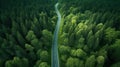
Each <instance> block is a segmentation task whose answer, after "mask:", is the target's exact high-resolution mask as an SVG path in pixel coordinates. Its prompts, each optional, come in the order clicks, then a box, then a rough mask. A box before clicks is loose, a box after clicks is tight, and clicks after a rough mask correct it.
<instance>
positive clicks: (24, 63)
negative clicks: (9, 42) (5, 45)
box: [5, 57, 29, 67]
mask: <svg viewBox="0 0 120 67" xmlns="http://www.w3.org/2000/svg"><path fill="white" fill-rule="evenodd" d="M16 66H17V67H28V66H29V65H28V59H26V58H22V59H20V58H19V57H14V58H13V60H9V61H6V63H5V67H16Z"/></svg>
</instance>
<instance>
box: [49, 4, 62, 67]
mask: <svg viewBox="0 0 120 67" xmlns="http://www.w3.org/2000/svg"><path fill="white" fill-rule="evenodd" d="M58 5H59V3H56V4H55V11H56V13H57V16H58V20H57V25H56V28H55V31H54V37H53V44H52V52H51V53H52V55H51V58H52V59H51V60H52V64H51V67H59V55H58V32H59V28H60V22H61V15H60V12H59V10H58Z"/></svg>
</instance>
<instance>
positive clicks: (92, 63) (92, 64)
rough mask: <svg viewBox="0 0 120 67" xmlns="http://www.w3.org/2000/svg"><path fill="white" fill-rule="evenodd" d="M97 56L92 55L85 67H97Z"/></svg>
mask: <svg viewBox="0 0 120 67" xmlns="http://www.w3.org/2000/svg"><path fill="white" fill-rule="evenodd" d="M95 61H96V59H95V56H94V55H91V56H90V57H88V58H87V60H86V62H85V67H95Z"/></svg>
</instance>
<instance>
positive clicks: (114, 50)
mask: <svg viewBox="0 0 120 67" xmlns="http://www.w3.org/2000/svg"><path fill="white" fill-rule="evenodd" d="M119 52H120V39H118V40H116V41H115V43H114V44H112V45H111V46H110V47H109V51H108V53H109V56H110V58H111V59H112V60H114V61H120V53H119Z"/></svg>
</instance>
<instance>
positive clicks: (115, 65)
mask: <svg viewBox="0 0 120 67" xmlns="http://www.w3.org/2000/svg"><path fill="white" fill-rule="evenodd" d="M110 67H120V62H117V63H115V64H113V65H111V66H110Z"/></svg>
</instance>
